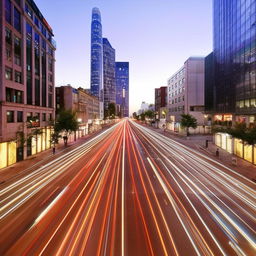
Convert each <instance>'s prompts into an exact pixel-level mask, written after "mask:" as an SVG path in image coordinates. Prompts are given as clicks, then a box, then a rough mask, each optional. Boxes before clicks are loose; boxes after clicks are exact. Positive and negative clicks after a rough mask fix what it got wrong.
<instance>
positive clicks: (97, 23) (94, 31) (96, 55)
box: [91, 7, 103, 114]
mask: <svg viewBox="0 0 256 256" xmlns="http://www.w3.org/2000/svg"><path fill="white" fill-rule="evenodd" d="M102 55H103V46H102V25H101V14H100V10H99V9H98V8H96V7H95V8H93V9H92V24H91V93H92V94H93V95H94V96H96V97H98V98H99V99H100V101H101V106H100V107H101V108H103V82H102V80H103V79H102V76H103V57H102ZM102 112H103V109H102ZM102 114H103V113H102Z"/></svg>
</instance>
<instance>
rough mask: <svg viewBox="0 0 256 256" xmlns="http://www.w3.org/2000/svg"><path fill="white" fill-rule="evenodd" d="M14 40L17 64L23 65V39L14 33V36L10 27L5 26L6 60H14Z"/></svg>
mask: <svg viewBox="0 0 256 256" xmlns="http://www.w3.org/2000/svg"><path fill="white" fill-rule="evenodd" d="M13 41H14V62H15V64H16V65H18V66H21V39H20V38H19V37H18V36H16V35H14V36H13V37H12V32H11V30H10V29H8V28H5V42H6V47H5V57H6V60H8V61H12V54H13V51H12V49H13V44H12V42H13Z"/></svg>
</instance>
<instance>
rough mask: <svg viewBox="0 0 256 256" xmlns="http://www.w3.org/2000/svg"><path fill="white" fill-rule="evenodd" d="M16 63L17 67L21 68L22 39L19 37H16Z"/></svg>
mask: <svg viewBox="0 0 256 256" xmlns="http://www.w3.org/2000/svg"><path fill="white" fill-rule="evenodd" d="M14 53H15V57H14V62H15V64H16V65H18V66H21V39H20V38H18V37H17V36H15V37H14Z"/></svg>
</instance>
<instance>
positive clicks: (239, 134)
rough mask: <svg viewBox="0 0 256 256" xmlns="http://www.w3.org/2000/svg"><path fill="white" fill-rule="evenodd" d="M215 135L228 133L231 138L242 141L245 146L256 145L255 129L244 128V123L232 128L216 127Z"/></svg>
mask: <svg viewBox="0 0 256 256" xmlns="http://www.w3.org/2000/svg"><path fill="white" fill-rule="evenodd" d="M213 131H214V132H215V133H217V132H221V133H228V134H230V135H231V136H232V137H234V138H237V139H240V140H243V141H244V142H245V143H246V144H249V145H254V144H256V127H253V128H246V124H245V123H236V124H235V125H234V126H233V127H216V128H214V130H213Z"/></svg>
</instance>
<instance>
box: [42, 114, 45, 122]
mask: <svg viewBox="0 0 256 256" xmlns="http://www.w3.org/2000/svg"><path fill="white" fill-rule="evenodd" d="M42 121H46V113H43V114H42Z"/></svg>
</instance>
